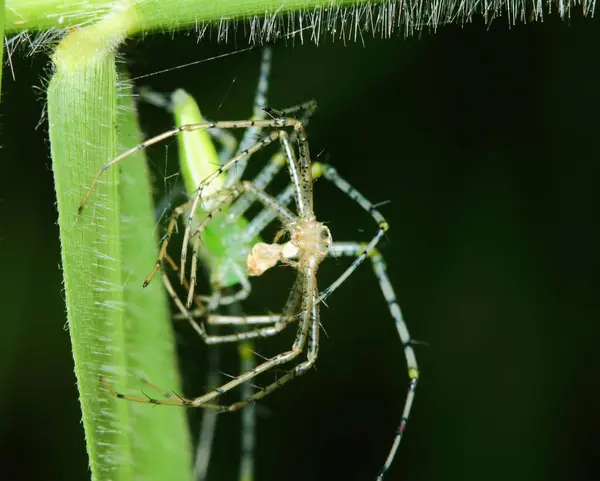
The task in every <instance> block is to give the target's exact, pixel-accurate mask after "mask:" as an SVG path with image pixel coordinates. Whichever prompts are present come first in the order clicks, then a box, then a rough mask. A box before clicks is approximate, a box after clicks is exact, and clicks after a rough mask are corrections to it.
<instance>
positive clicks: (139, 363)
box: [48, 23, 191, 481]
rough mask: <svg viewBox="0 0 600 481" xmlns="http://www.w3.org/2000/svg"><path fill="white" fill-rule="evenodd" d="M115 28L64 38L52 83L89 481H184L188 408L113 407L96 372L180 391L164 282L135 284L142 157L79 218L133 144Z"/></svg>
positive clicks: (120, 381)
mask: <svg viewBox="0 0 600 481" xmlns="http://www.w3.org/2000/svg"><path fill="white" fill-rule="evenodd" d="M114 25H115V24H114V23H113V24H112V25H111V26H110V28H106V25H104V26H100V27H95V26H94V27H93V28H92V30H91V32H89V31H87V30H88V29H81V30H77V31H74V32H73V33H72V34H71V35H70V36H68V37H67V38H65V39H64V40H63V42H61V44H60V45H59V47H58V48H57V51H56V52H55V54H54V57H53V61H54V64H55V73H54V75H53V77H52V79H51V81H50V84H49V87H48V118H49V133H50V141H51V150H52V165H53V170H54V176H55V185H56V196H57V200H58V212H59V227H60V236H61V254H62V265H63V275H64V284H65V298H66V304H67V315H68V319H69V332H70V336H71V342H72V347H73V358H74V361H75V374H76V377H77V383H78V387H79V392H80V401H81V407H82V413H83V425H84V428H85V434H86V444H87V450H88V454H89V457H90V465H91V470H92V479H93V480H98V481H103V480H119V481H123V480H133V479H136V480H138V479H143V480H157V481H158V480H161V481H162V480H165V479H177V480H183V481H187V480H190V479H191V455H190V442H189V436H188V432H187V428H186V420H185V412H184V410H182V409H174V408H161V407H159V408H154V407H153V406H152V405H150V404H137V403H130V402H126V401H123V400H119V399H116V398H114V397H113V396H112V395H111V394H110V393H109V392H108V391H107V390H106V388H105V387H104V386H103V385H102V384H101V382H100V377H101V376H103V377H105V378H106V379H107V380H108V381H109V382H110V383H111V384H112V385H114V386H115V387H116V388H117V389H118V390H119V391H125V392H128V393H133V394H138V393H139V394H141V391H142V389H144V390H147V389H148V388H147V387H144V386H143V385H142V384H141V383H140V378H146V379H149V380H151V381H152V382H154V383H156V384H157V385H159V386H161V387H164V388H165V389H174V390H177V388H178V379H177V369H176V362H175V357H174V353H173V344H172V338H171V333H170V321H169V316H168V312H167V308H166V303H165V298H164V295H163V292H162V288H161V287H162V286H161V285H160V281H157V282H155V283H153V284H151V285H150V286H149V287H148V288H146V289H143V288H142V280H143V279H142V278H143V276H144V274H145V273H147V272H148V270H149V269H150V268H151V267H152V265H153V263H154V261H155V259H156V257H155V256H156V239H155V238H154V237H153V235H152V232H153V226H154V220H153V212H152V209H151V200H150V188H149V183H148V175H147V172H146V169H145V165H144V162H143V160H142V159H128V161H127V162H124V163H123V164H122V166H120V168H119V167H117V168H113V169H109V170H108V171H107V172H106V173H105V175H104V176H103V178H102V182H101V183H100V184H99V185H98V189H97V190H96V191H95V192H94V195H93V196H92V199H91V201H90V204H89V205H88V207H87V208H86V210H84V212H83V213H82V215H81V216H80V217H78V216H77V208H78V206H79V203H80V202H81V199H82V197H83V195H84V193H85V191H86V189H87V187H88V186H89V184H90V182H91V180H92V178H93V177H94V175H95V173H96V171H97V170H98V168H100V167H101V166H102V165H104V164H106V162H107V161H108V160H110V159H111V158H112V157H113V156H114V155H115V153H116V152H117V150H118V151H121V150H122V149H124V148H127V147H128V146H130V145H134V144H135V143H137V142H138V139H139V134H138V132H137V126H136V118H135V113H134V109H133V105H132V102H131V95H130V92H123V91H122V90H121V91H119V90H118V88H117V86H118V85H120V84H119V83H118V75H117V71H116V67H115V58H114V55H113V51H114V48H113V47H114V46H116V45H118V43H119V41H120V39H121V38H122V37H121V36H120V33H122V32H121V31H120V30H119V29H117V30H115V29H114V28H113V27H114ZM121 27H123V28H124V27H126V25H123V24H122V25H121ZM121 30H122V29H121ZM90 33H91V34H92V35H90ZM101 35H104V38H98V36H101ZM99 45H104V46H106V48H104V49H101V48H98V46H99ZM86 50H89V52H87V53H89V54H87V55H84V53H86ZM117 99H118V100H117ZM119 171H120V175H119ZM151 394H153V395H154V397H158V396H160V394H155V393H151Z"/></svg>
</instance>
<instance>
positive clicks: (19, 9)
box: [6, 0, 378, 34]
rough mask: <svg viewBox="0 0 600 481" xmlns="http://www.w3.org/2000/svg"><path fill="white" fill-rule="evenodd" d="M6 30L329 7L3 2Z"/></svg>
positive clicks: (325, 1) (347, 1)
mask: <svg viewBox="0 0 600 481" xmlns="http://www.w3.org/2000/svg"><path fill="white" fill-rule="evenodd" d="M6 2H7V3H6V24H7V31H8V32H18V31H21V30H27V29H30V30H45V29H49V28H66V27H73V26H78V25H89V24H90V22H91V23H94V22H97V21H99V20H101V19H102V18H103V17H105V16H106V15H111V14H113V13H115V11H118V10H120V9H127V10H130V11H131V12H132V14H133V15H135V18H136V19H135V25H134V26H133V28H132V30H131V32H130V33H131V34H135V33H143V32H149V31H154V30H172V29H181V28H188V27H190V26H194V25H196V24H197V23H202V22H218V21H220V20H222V19H236V18H245V17H249V16H252V15H264V14H265V13H267V12H269V13H275V12H277V13H285V12H291V11H300V10H310V9H314V8H316V7H327V6H331V2H330V1H329V0H241V1H240V0H218V1H213V0H160V1H156V0H138V1H133V0H120V1H115V0H96V1H93V2H92V1H89V2H81V1H79V0H72V1H70V2H69V1H65V0H6ZM362 3H378V2H374V1H373V0H336V2H335V6H336V8H337V7H338V6H344V5H357V4H362Z"/></svg>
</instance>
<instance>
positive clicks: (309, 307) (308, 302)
mask: <svg viewBox="0 0 600 481" xmlns="http://www.w3.org/2000/svg"><path fill="white" fill-rule="evenodd" d="M165 277H166V276H165ZM298 280H299V281H297V282H296V284H295V286H299V289H296V290H297V291H299V297H300V298H301V302H300V313H299V315H298V317H299V319H300V323H299V325H298V329H297V331H296V338H295V340H294V343H293V345H292V347H291V349H290V350H288V351H286V352H283V353H281V354H277V355H276V356H273V357H272V358H270V359H267V360H266V361H265V362H263V363H261V364H259V365H258V366H256V367H254V368H253V369H251V370H250V371H246V372H244V373H242V374H240V375H239V376H237V377H235V378H234V379H232V380H231V381H229V382H227V383H225V384H223V385H222V386H221V387H219V388H216V389H214V390H211V391H209V392H208V393H206V394H204V395H202V396H198V397H196V398H194V399H187V398H184V397H179V396H177V397H176V398H170V399H167V400H159V399H153V398H150V397H148V396H146V397H142V396H130V395H127V394H122V393H120V392H118V391H116V390H115V389H114V388H113V387H112V386H111V385H110V384H108V382H106V381H105V380H103V383H104V384H105V386H106V388H107V389H108V390H109V391H110V393H111V394H112V395H113V396H115V397H117V398H119V399H127V400H129V401H134V402H139V403H146V404H155V405H160V404H163V405H169V406H186V407H201V408H208V409H217V410H219V411H230V410H231V406H227V405H218V404H212V403H210V401H212V400H214V399H216V398H218V397H220V396H221V395H223V394H225V393H226V392H228V391H231V390H232V389H234V388H236V387H238V386H239V385H241V384H243V383H246V382H248V381H250V380H252V379H254V378H255V377H256V376H258V375H259V374H262V373H264V372H266V371H268V370H269V369H272V368H274V367H277V366H280V365H282V364H285V363H288V362H290V361H292V360H294V359H295V358H296V357H298V356H299V355H300V354H301V353H302V351H303V349H304V346H305V344H306V341H307V338H308V331H309V329H310V328H311V326H313V325H314V324H315V322H314V321H313V319H314V317H315V316H314V313H315V307H314V305H315V300H316V296H315V295H314V293H315V291H316V268H314V267H313V266H311V265H306V266H305V268H304V269H302V271H299V273H298ZM165 285H168V279H167V283H166V284H165ZM297 297H298V293H295V292H292V294H291V295H290V298H289V300H288V303H289V302H290V301H292V300H295V299H296V298H297ZM179 302H180V303H181V301H179ZM181 305H182V303H181ZM192 321H193V320H192ZM193 325H196V326H197V327H198V328H199V333H201V335H202V337H203V339H204V340H205V341H207V342H209V341H210V340H213V339H218V338H223V337H227V336H212V337H211V336H207V335H206V333H205V332H204V328H202V326H199V325H198V324H196V323H195V321H193ZM310 330H311V338H312V337H314V330H315V328H314V327H313V328H312V329H310ZM317 330H318V328H317ZM240 334H243V333H240ZM217 342H219V341H217ZM313 344H314V345H316V344H317V343H314V342H313V341H311V345H313ZM313 349H315V347H313ZM261 392H262V391H261ZM269 392H270V391H269ZM257 394H259V393H257ZM266 394H268V393H266ZM266 394H264V395H263V397H264V396H265V395H266Z"/></svg>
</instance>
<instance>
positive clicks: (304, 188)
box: [79, 102, 419, 480]
mask: <svg viewBox="0 0 600 481" xmlns="http://www.w3.org/2000/svg"><path fill="white" fill-rule="evenodd" d="M314 106H315V104H314V102H308V103H306V104H302V105H299V106H295V107H291V108H288V109H284V110H274V109H270V108H265V112H266V113H267V114H268V115H270V116H271V118H270V119H259V120H241V121H221V122H200V123H195V124H184V125H181V126H179V127H176V128H174V129H171V130H169V131H167V132H164V133H162V134H160V135H157V136H155V137H152V138H150V139H148V140H146V141H145V142H142V143H141V144H139V145H138V146H136V147H133V148H131V149H129V150H127V151H126V152H123V153H122V154H121V155H119V156H118V157H116V158H114V159H113V160H111V161H110V162H109V163H108V164H106V165H105V166H104V167H103V168H102V169H100V170H99V171H98V173H97V174H96V176H95V178H94V180H93V182H92V184H91V185H90V187H89V189H88V191H87V193H86V195H85V196H84V198H83V201H82V203H81V206H80V208H79V213H80V214H81V212H82V211H83V209H84V208H85V205H86V204H87V202H88V200H89V199H90V196H91V195H92V192H93V190H94V188H95V185H96V183H97V182H98V180H99V179H100V177H101V176H102V174H103V173H104V172H105V171H106V170H107V169H109V168H110V167H112V166H114V165H115V164H117V163H119V162H121V161H122V160H124V159H125V158H127V157H128V156H130V155H132V154H133V153H135V152H138V151H140V150H143V149H145V148H146V147H148V146H150V145H153V144H156V143H158V142H161V141H163V140H165V139H167V138H170V137H173V136H176V135H178V134H181V133H184V132H192V131H202V130H208V129H241V128H266V129H270V130H269V132H268V133H267V134H266V135H265V136H264V137H263V138H262V139H260V140H259V141H257V142H255V143H253V144H252V145H250V146H248V147H247V148H245V149H243V150H242V151H240V152H239V153H238V154H237V155H235V156H234V157H233V158H231V159H230V160H229V161H227V162H226V163H224V164H223V165H222V166H220V167H219V168H218V169H216V170H215V171H214V172H213V173H211V174H210V175H208V176H207V177H206V178H204V179H203V180H202V181H201V182H199V184H198V185H197V187H196V188H195V194H194V196H193V199H192V200H191V201H190V202H186V203H185V204H183V205H181V206H179V207H177V208H176V209H175V211H174V215H173V217H172V219H171V222H170V224H169V228H168V230H167V235H166V237H165V240H164V241H163V244H162V246H161V249H160V253H159V258H158V261H157V263H156V266H155V269H154V270H153V273H152V274H151V275H150V276H149V279H148V280H147V282H149V280H150V279H151V277H152V275H153V274H154V273H155V272H157V271H158V270H159V268H160V266H161V265H162V262H163V260H164V259H165V258H166V249H167V245H168V243H169V240H170V238H171V235H172V233H173V231H174V227H175V224H176V222H177V218H178V217H179V216H180V215H182V214H184V213H185V212H188V214H187V222H186V228H185V231H184V236H183V247H182V253H181V269H180V273H181V275H180V279H181V281H182V282H183V281H184V279H185V266H186V260H187V250H188V248H189V245H190V244H191V243H192V241H193V249H192V261H191V272H190V283H189V290H188V296H187V301H186V303H185V304H184V303H183V302H182V301H181V300H180V299H179V298H178V296H177V294H176V293H175V291H174V289H173V287H172V285H171V284H170V282H169V280H168V278H167V277H166V275H164V274H163V280H164V282H165V285H166V288H167V290H168V291H169V294H170V295H171V298H172V299H173V301H174V303H175V304H176V305H177V307H178V309H179V311H180V312H181V315H182V316H183V317H185V318H186V319H187V320H188V322H189V323H190V325H191V326H192V327H193V328H194V329H195V330H196V332H197V333H198V334H199V335H200V336H201V337H202V338H203V339H204V341H205V342H206V343H207V344H220V343H227V342H238V341H246V340H251V339H257V338H263V337H268V336H272V335H275V334H277V333H279V332H281V331H282V330H284V329H285V328H286V327H287V326H289V325H290V324H292V323H297V324H298V327H297V329H296V336H295V340H294V342H293V344H292V346H291V348H290V349H289V350H288V351H285V352H283V353H280V354H277V355H275V356H273V357H271V358H268V359H266V360H265V361H264V362H262V363H261V364H259V365H258V366H256V367H254V368H253V369H251V370H249V371H246V372H243V373H241V374H240V375H238V376H237V377H234V378H233V379H231V380H230V381H228V382H226V383H225V384H223V385H222V386H220V387H218V388H216V389H213V390H211V391H209V392H207V393H205V394H203V395H201V396H198V397H195V398H184V397H181V396H178V395H175V394H171V393H163V394H164V397H165V399H161V400H159V399H154V398H150V397H141V396H132V395H128V394H122V393H120V392H118V391H116V390H115V389H114V388H113V387H112V386H111V385H110V384H108V383H106V382H105V386H106V387H107V389H108V390H109V391H110V392H111V393H112V394H113V395H114V396H115V397H117V398H120V399H126V400H130V401H135V402H140V403H149V404H154V405H159V404H162V405H171V406H185V407H202V408H207V409H214V410H217V411H219V412H232V411H237V410H239V409H241V408H243V407H245V406H248V405H249V404H251V403H254V402H256V401H258V400H260V399H262V398H264V397H265V396H267V395H268V394H270V393H271V392H273V391H275V390H276V389H278V388H279V387H281V386H283V385H284V384H286V383H287V382H289V381H290V380H292V379H294V378H295V377H297V376H300V375H302V374H304V373H305V372H306V371H308V370H309V369H310V368H311V367H312V366H313V365H314V363H315V362H316V360H317V356H318V350H319V330H320V313H319V304H320V303H321V302H323V301H325V300H326V299H327V298H328V297H329V296H330V295H331V294H332V293H333V292H334V291H335V290H336V289H337V288H338V287H339V286H340V285H341V284H342V283H343V282H345V281H346V279H348V277H350V275H352V273H353V272H354V271H355V270H356V269H357V268H358V267H359V265H360V264H362V263H363V262H364V261H365V260H366V259H367V258H368V259H370V261H371V264H372V267H373V271H374V273H375V275H376V277H377V278H378V280H379V284H380V287H381V290H382V293H383V296H384V298H385V300H386V302H387V304H388V306H389V310H390V313H391V315H392V317H393V319H394V321H395V324H396V328H397V330H398V334H399V336H400V339H401V342H402V343H403V345H404V355H405V358H406V363H407V367H408V376H409V379H410V382H409V388H408V393H407V396H406V399H405V402H404V408H403V411H402V418H401V421H400V425H399V428H398V429H397V431H396V435H395V437H394V442H393V445H392V448H391V450H390V452H389V454H388V457H387V458H386V461H385V463H384V465H383V467H382V469H381V471H380V473H379V475H378V480H381V479H383V476H384V474H385V472H386V471H387V470H388V468H389V466H390V465H391V463H392V461H393V458H394V456H395V454H396V451H397V449H398V446H399V444H400V441H401V439H402V436H403V433H404V430H405V427H406V423H407V421H408V418H409V415H410V410H411V407H412V404H413V401H414V395H415V390H416V387H417V383H418V379H419V371H418V367H417V362H416V358H415V354H414V351H413V348H412V342H411V338H410V335H409V333H408V329H407V327H406V324H405V323H404V320H403V318H402V314H401V311H400V307H399V305H398V302H397V300H396V297H395V294H394V291H393V288H392V286H391V283H390V281H389V279H388V277H387V274H386V267H385V263H384V261H383V258H382V256H381V254H380V253H379V251H378V250H377V249H376V245H377V244H378V242H379V241H380V240H381V238H382V237H383V236H384V234H385V233H386V232H387V230H388V228H389V226H388V223H387V222H386V220H385V218H384V216H383V215H382V214H381V213H380V212H379V210H378V209H377V208H376V206H375V205H374V204H372V203H371V202H370V201H369V200H368V199H367V198H366V197H364V196H363V195H362V194H361V193H359V192H358V191H357V190H356V189H354V188H353V187H352V186H351V185H350V184H349V183H348V182H347V181H346V180H344V179H343V178H342V177H341V176H340V175H339V174H338V173H337V171H336V170H335V169H334V168H333V167H332V166H330V165H325V164H320V163H314V164H313V163H312V162H311V157H310V151H309V146H308V140H307V136H306V131H305V128H304V123H303V121H302V120H299V119H297V118H295V117H293V115H294V114H296V113H297V112H299V111H302V110H306V109H311V108H314ZM290 128H292V129H293V132H294V136H295V141H296V142H295V143H297V151H298V155H297V154H296V150H295V149H294V145H293V143H292V142H291V141H290V134H288V131H287V129H290ZM276 141H279V142H280V143H281V146H282V149H283V152H284V154H285V162H286V163H287V167H288V171H289V176H290V180H291V185H290V187H289V188H288V189H286V191H285V192H284V193H282V194H281V195H280V196H279V198H275V197H273V196H271V195H269V194H268V193H266V192H265V191H264V189H263V188H260V187H257V185H255V183H252V182H249V181H244V180H242V181H236V182H233V183H232V185H223V186H217V187H216V188H215V184H214V183H215V182H216V181H217V179H219V177H220V176H221V175H223V174H225V173H227V172H229V171H230V170H232V169H234V167H236V166H237V165H239V163H240V162H242V163H243V162H245V161H247V160H249V159H250V158H251V157H252V156H253V155H254V154H255V153H256V152H258V151H260V150H261V149H263V148H264V147H266V146H267V145H270V144H272V143H274V142H276ZM313 171H316V173H317V174H319V175H321V176H322V177H324V178H325V179H327V180H329V181H330V182H332V183H333V185H335V186H336V187H337V188H339V189H340V190H341V191H342V192H344V193H345V194H346V195H347V196H348V197H350V198H351V199H352V200H354V201H355V202H356V203H357V204H358V205H359V206H360V207H361V208H362V209H364V210H365V211H366V212H367V213H369V214H370V215H371V217H372V218H373V219H374V220H375V222H376V223H377V226H378V227H377V232H376V234H375V235H374V236H373V238H372V239H371V241H370V242H369V243H367V244H361V243H356V242H333V241H332V236H331V233H330V231H329V228H328V227H327V226H326V225H324V224H323V223H321V222H320V221H318V220H317V219H316V216H315V213H314V209H313ZM284 194H285V195H284ZM288 194H289V195H291V197H292V198H293V200H294V204H295V212H294V211H292V210H290V209H288V208H287V207H286V205H285V196H286V195H288ZM239 198H246V199H248V200H250V201H254V202H259V203H260V204H262V205H263V206H264V207H265V208H266V209H267V210H268V211H269V212H270V213H271V214H270V215H273V214H274V215H275V216H276V217H277V218H278V219H279V221H280V222H281V224H282V225H283V227H282V229H281V230H280V231H279V232H278V233H277V235H276V236H275V238H274V240H273V243H272V244H264V243H257V244H255V245H254V247H253V248H252V251H251V253H250V254H249V255H248V268H249V274H255V275H260V274H262V273H263V272H265V271H266V270H268V269H269V268H270V267H272V266H273V265H275V264H276V263H277V262H282V263H285V264H289V265H290V266H292V267H293V268H294V269H295V270H296V280H295V282H294V285H293V288H292V290H291V293H290V295H289V297H288V299H287V301H286V303H285V305H284V307H283V309H282V311H281V313H279V314H272V315H250V316H228V315H220V314H212V313H208V314H207V316H206V322H207V324H208V325H216V324H220V325H229V326H236V325H244V326H248V327H252V329H250V330H247V331H244V332H235V333H232V334H225V335H210V334H208V333H207V332H206V330H205V327H204V325H203V324H201V323H198V322H196V320H195V318H194V317H193V316H192V314H191V313H190V312H189V310H188V309H189V308H190V307H191V305H192V303H193V301H194V299H195V296H194V293H195V285H196V276H197V261H198V252H199V251H200V243H201V238H202V234H203V232H204V231H206V229H207V228H208V226H209V224H210V223H211V221H212V220H213V219H215V218H217V217H218V216H220V215H221V214H223V213H225V211H227V210H228V209H230V207H231V206H232V204H233V203H234V201H235V200H236V199H239ZM201 202H202V205H203V207H204V210H205V212H206V216H205V218H204V219H203V220H202V221H201V222H200V223H199V224H196V212H197V210H198V208H199V207H200V203H201ZM232 210H233V208H232ZM229 216H230V218H233V219H235V218H236V217H235V214H232V213H231V211H229ZM286 236H288V237H289V241H287V242H286V243H283V244H281V243H280V241H281V240H282V239H284V238H286ZM342 256H350V257H354V261H353V262H352V263H351V265H350V266H349V267H348V268H347V269H346V270H345V271H344V272H343V273H342V274H341V275H340V276H339V277H338V279H337V280H336V281H335V282H333V283H332V284H331V285H330V286H329V287H327V288H326V289H325V290H324V291H322V292H319V290H318V286H317V273H318V269H319V266H320V264H321V262H323V260H324V259H325V258H326V257H342ZM221 302H223V301H221ZM304 350H306V351H307V353H306V359H305V360H303V361H301V362H299V363H298V364H296V365H295V366H294V367H293V368H292V369H291V370H290V371H288V372H287V374H285V375H283V376H282V377H280V378H279V379H278V380H277V381H275V382H273V383H271V384H269V385H267V386H266V387H264V388H262V389H261V390H259V391H258V392H256V393H254V394H252V395H251V396H249V397H248V398H246V399H244V400H241V401H238V402H234V403H232V404H227V405H225V404H220V403H218V398H219V397H220V396H222V395H223V394H225V393H226V392H228V391H230V390H232V389H234V388H236V387H238V386H240V385H242V384H244V383H247V382H249V381H251V380H253V379H254V378H255V377H256V376H258V375H259V374H261V373H264V372H266V371H268V370H270V369H272V368H275V367H278V366H282V365H284V364H287V363H290V362H291V361H294V360H296V359H297V358H298V357H299V356H300V354H302V353H303V352H304Z"/></svg>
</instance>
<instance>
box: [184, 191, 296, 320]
mask: <svg viewBox="0 0 600 481" xmlns="http://www.w3.org/2000/svg"><path fill="white" fill-rule="evenodd" d="M242 193H246V194H247V195H248V196H249V197H250V198H252V199H253V200H255V201H258V202H260V203H261V204H263V205H264V206H265V207H267V208H269V209H271V210H273V211H275V212H277V215H278V216H279V218H280V219H281V220H282V222H294V221H295V220H296V216H295V215H294V214H293V213H292V212H291V211H290V210H289V209H287V208H286V207H285V206H283V205H281V204H279V203H278V202H277V200H276V199H275V198H273V197H272V196H270V195H269V194H267V193H266V192H264V191H262V190H260V189H257V188H256V187H255V186H254V184H252V183H251V182H248V181H242V182H240V183H239V184H237V185H236V186H234V187H232V188H231V193H230V195H228V196H227V197H226V198H225V199H223V200H222V201H221V202H219V203H218V204H217V205H216V206H215V207H214V208H213V209H212V210H211V211H210V212H209V213H208V214H207V216H206V217H205V219H204V220H203V221H202V222H201V223H200V225H199V226H198V227H197V228H196V229H195V230H194V233H193V234H192V236H191V238H193V237H195V240H194V247H193V253H192V267H191V275H190V287H189V290H188V297H187V302H186V307H188V308H189V307H190V306H191V305H192V302H193V298H194V290H195V288H196V275H197V271H198V253H199V251H200V242H201V240H202V233H203V232H204V231H205V230H206V229H207V227H208V225H209V223H210V221H211V220H212V219H213V218H214V217H215V216H217V215H219V214H221V213H222V212H223V211H224V210H225V209H226V208H227V207H228V206H229V205H231V203H232V202H233V201H234V200H235V199H237V198H238V197H239V196H240V195H242ZM188 228H189V224H188V226H187V227H186V232H188ZM184 242H185V236H184ZM185 247H186V246H185V245H184V246H183V251H184V252H187V250H186V249H185ZM181 262H182V269H181V273H180V279H181V281H182V282H183V279H184V276H185V273H184V272H183V262H184V259H183V257H182V259H181Z"/></svg>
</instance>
